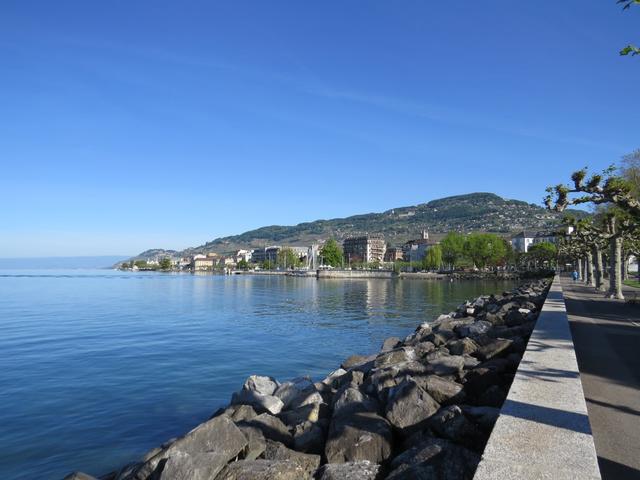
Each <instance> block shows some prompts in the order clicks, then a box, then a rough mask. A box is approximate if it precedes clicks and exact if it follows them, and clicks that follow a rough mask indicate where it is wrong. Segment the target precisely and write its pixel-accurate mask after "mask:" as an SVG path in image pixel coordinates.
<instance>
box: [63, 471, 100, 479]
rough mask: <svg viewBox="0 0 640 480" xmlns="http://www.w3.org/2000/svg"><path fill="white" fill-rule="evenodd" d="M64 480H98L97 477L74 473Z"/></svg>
mask: <svg viewBox="0 0 640 480" xmlns="http://www.w3.org/2000/svg"><path fill="white" fill-rule="evenodd" d="M62 480H98V479H97V478H96V477H92V476H91V475H87V474H86V473H82V472H73V473H70V474H69V475H67V476H66V477H64V478H63V479H62Z"/></svg>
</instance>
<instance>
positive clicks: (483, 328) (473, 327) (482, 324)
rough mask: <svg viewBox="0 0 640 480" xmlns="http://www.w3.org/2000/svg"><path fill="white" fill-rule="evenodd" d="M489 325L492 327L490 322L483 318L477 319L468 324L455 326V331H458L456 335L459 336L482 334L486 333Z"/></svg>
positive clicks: (489, 327) (489, 328)
mask: <svg viewBox="0 0 640 480" xmlns="http://www.w3.org/2000/svg"><path fill="white" fill-rule="evenodd" d="M491 327H493V325H492V324H491V322H487V321H485V320H478V321H476V322H474V323H471V324H469V325H462V326H460V327H457V328H456V331H457V332H458V335H460V336H461V337H473V336H476V335H483V334H485V333H487V332H488V331H489V330H491ZM463 353H468V352H463Z"/></svg>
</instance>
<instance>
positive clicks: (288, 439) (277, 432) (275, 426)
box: [238, 413, 293, 446]
mask: <svg viewBox="0 0 640 480" xmlns="http://www.w3.org/2000/svg"><path fill="white" fill-rule="evenodd" d="M238 426H248V427H255V428H257V429H258V430H260V431H261V432H262V434H263V435H264V437H265V438H267V439H269V440H274V441H276V442H280V443H283V444H285V445H286V446H291V445H292V443H293V436H292V435H291V432H290V431H289V428H288V427H287V426H286V425H285V424H284V423H283V422H282V420H280V419H279V418H278V417H274V416H273V415H269V414H268V413H263V414H260V415H258V416H257V417H256V418H253V419H251V420H246V421H243V422H239V423H238Z"/></svg>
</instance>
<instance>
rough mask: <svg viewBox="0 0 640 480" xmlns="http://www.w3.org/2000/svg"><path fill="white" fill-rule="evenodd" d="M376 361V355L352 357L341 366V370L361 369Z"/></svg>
mask: <svg viewBox="0 0 640 480" xmlns="http://www.w3.org/2000/svg"><path fill="white" fill-rule="evenodd" d="M375 359H376V356H375V355H351V356H350V357H349V358H347V359H346V360H345V361H344V362H342V364H341V365H340V367H341V368H344V369H345V370H349V369H351V368H354V367H361V366H363V365H365V364H367V363H369V362H372V361H373V360H375Z"/></svg>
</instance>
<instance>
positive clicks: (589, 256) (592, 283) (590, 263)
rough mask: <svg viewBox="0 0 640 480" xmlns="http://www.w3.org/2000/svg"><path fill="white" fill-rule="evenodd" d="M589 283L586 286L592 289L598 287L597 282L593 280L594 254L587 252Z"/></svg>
mask: <svg viewBox="0 0 640 480" xmlns="http://www.w3.org/2000/svg"><path fill="white" fill-rule="evenodd" d="M586 259H587V281H586V284H587V285H589V286H591V287H595V286H596V282H595V281H594V279H593V254H592V253H591V252H590V251H588V252H587V257H586Z"/></svg>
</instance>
